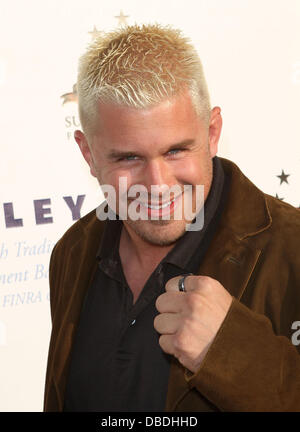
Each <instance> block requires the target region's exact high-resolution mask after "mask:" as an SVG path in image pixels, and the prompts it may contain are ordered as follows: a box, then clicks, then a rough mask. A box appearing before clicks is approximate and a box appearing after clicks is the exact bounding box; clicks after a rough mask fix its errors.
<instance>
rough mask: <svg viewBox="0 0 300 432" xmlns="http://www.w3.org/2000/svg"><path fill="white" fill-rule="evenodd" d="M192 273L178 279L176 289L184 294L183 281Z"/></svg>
mask: <svg viewBox="0 0 300 432" xmlns="http://www.w3.org/2000/svg"><path fill="white" fill-rule="evenodd" d="M192 274H193V273H188V274H186V275H184V276H183V277H182V278H180V279H179V281H178V289H179V291H181V292H186V289H185V286H184V280H185V278H186V277H188V276H191V275H192Z"/></svg>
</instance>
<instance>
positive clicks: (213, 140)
mask: <svg viewBox="0 0 300 432" xmlns="http://www.w3.org/2000/svg"><path fill="white" fill-rule="evenodd" d="M222 123H223V121H222V116H221V108H220V107H214V108H213V109H212V110H211V113H210V122H209V132H208V140H209V149H210V155H211V157H212V158H213V157H215V156H216V154H217V152H218V143H219V138H220V135H221V130H222Z"/></svg>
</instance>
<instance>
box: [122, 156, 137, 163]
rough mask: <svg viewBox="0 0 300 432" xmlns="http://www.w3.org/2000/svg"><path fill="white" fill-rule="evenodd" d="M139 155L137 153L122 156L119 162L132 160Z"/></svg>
mask: <svg viewBox="0 0 300 432" xmlns="http://www.w3.org/2000/svg"><path fill="white" fill-rule="evenodd" d="M136 158H137V156H135V155H130V156H124V157H120V158H119V159H118V162H122V161H125V162H126V161H132V160H136Z"/></svg>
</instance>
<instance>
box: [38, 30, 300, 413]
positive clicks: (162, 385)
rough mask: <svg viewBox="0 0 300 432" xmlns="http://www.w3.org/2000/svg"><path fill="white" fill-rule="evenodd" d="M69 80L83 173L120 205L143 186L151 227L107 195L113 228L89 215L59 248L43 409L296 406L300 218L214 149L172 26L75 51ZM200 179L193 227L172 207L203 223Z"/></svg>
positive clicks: (190, 58)
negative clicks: (74, 75) (124, 213)
mask: <svg viewBox="0 0 300 432" xmlns="http://www.w3.org/2000/svg"><path fill="white" fill-rule="evenodd" d="M77 86H78V95H79V114H80V120H81V125H82V128H83V132H82V131H79V130H78V131H76V132H75V140H76V142H77V143H78V145H79V147H80V150H81V152H82V154H83V157H84V158H85V160H86V161H87V163H88V164H89V167H90V170H91V174H92V175H93V176H95V177H96V178H97V179H98V181H99V184H100V185H111V186H113V188H114V190H115V191H116V192H117V193H116V196H117V197H118V192H119V188H120V185H119V180H120V178H123V179H125V180H126V184H127V188H128V189H127V190H129V188H130V187H132V186H135V185H142V186H143V187H144V188H146V192H147V193H146V195H145V194H144V196H140V197H136V199H137V200H138V202H139V207H140V209H142V210H144V212H146V215H148V216H149V218H148V219H146V218H145V219H138V220H135V218H132V217H128V218H127V219H122V218H121V217H120V214H119V213H120V200H119V199H118V198H117V202H116V209H115V215H116V218H115V220H113V218H111V219H108V220H105V221H100V220H99V219H98V218H97V214H96V212H95V211H93V212H91V213H90V214H88V215H87V216H85V217H83V218H82V219H81V220H79V221H78V222H77V223H75V224H74V225H73V226H72V227H71V228H70V229H69V230H68V231H67V232H66V233H65V235H64V236H63V237H62V239H60V240H59V242H58V243H57V245H56V247H55V249H54V251H53V254H52V257H51V262H50V294H51V314H52V324H53V328H52V335H51V342H50V348H49V358H48V368H47V377H46V388H45V410H47V411H62V410H65V411H163V410H166V411H291V410H297V411H298V410H300V358H299V354H298V352H297V348H296V346H295V345H293V344H292V342H291V336H292V330H291V328H292V327H291V326H292V325H293V323H295V322H296V321H297V320H299V319H300V294H299V291H300V257H299V254H298V253H297V252H298V241H297V239H298V237H299V234H300V217H299V211H298V210H297V209H295V208H293V207H292V206H291V205H289V204H286V203H283V202H280V201H279V200H277V199H275V198H273V197H271V196H269V195H266V194H264V193H263V192H261V191H260V190H259V189H258V188H256V186H255V185H254V184H253V183H251V182H250V180H248V179H247V178H246V177H245V176H244V175H243V173H242V172H241V171H240V170H239V168H238V167H237V166H236V165H235V164H234V163H233V162H231V161H229V160H226V159H222V158H218V157H217V156H216V154H217V149H218V141H219V137H220V133H221V128H222V118H221V110H220V108H219V107H214V108H213V109H211V107H210V102H209V96H208V91H207V88H206V84H205V79H204V75H203V71H202V68H201V63H200V60H199V58H198V56H197V54H196V51H195V50H194V48H193V47H192V46H191V45H190V43H189V42H188V41H187V40H186V39H185V38H183V37H182V36H181V34H180V32H179V31H177V30H173V29H170V28H169V27H166V28H163V27H161V26H159V25H149V26H142V27H139V26H132V27H127V28H124V29H120V30H117V31H116V32H113V33H110V34H108V35H107V36H106V37H105V38H98V39H96V40H95V42H93V43H92V45H91V46H90V47H89V48H88V50H87V52H86V53H85V54H84V55H83V56H82V57H81V60H80V65H79V74H78V82H77ZM187 185H189V186H191V188H190V189H185V186H187ZM198 185H203V186H204V197H203V198H204V226H203V227H202V229H200V230H194V231H193V230H192V229H191V227H192V225H193V217H191V216H186V213H184V212H183V211H182V212H181V218H175V216H174V214H175V209H176V208H181V209H183V208H184V204H185V203H189V204H191V205H192V209H193V212H192V214H193V216H195V215H199V214H200V211H202V210H203V207H201V206H199V205H198V204H197V202H198V201H197V197H198V194H197V190H198V189H197V186H198ZM152 186H158V187H159V188H160V187H161V189H159V191H160V193H159V194H158V195H156V197H155V199H156V200H154V201H153V199H152V198H153V196H152V194H151V191H152ZM165 186H166V187H167V188H168V189H169V190H170V189H171V188H172V187H173V186H178V187H179V189H178V188H177V193H174V194H173V195H171V197H170V196H167V194H165V191H166V190H167V189H166V188H165V189H164V187H165ZM107 202H108V203H109V200H107ZM126 203H127V206H128V209H129V207H130V205H131V204H132V203H133V198H132V196H130V194H128V195H127V198H126ZM104 205H105V209H107V208H108V207H107V203H105V204H104ZM101 209H102V210H103V209H104V207H101ZM165 213H168V216H169V218H163V215H165Z"/></svg>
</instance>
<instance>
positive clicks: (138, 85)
mask: <svg viewBox="0 0 300 432" xmlns="http://www.w3.org/2000/svg"><path fill="white" fill-rule="evenodd" d="M187 89H188V90H189V92H190V96H191V100H192V103H193V105H194V108H195V110H196V113H197V114H198V115H199V116H201V117H202V118H203V119H204V120H205V121H208V120H209V115H210V100H209V93H208V90H207V85H206V81H205V77H204V74H203V70H202V64H201V61H200V59H199V56H198V54H197V51H196V50H195V48H194V47H193V45H192V44H191V43H190V42H189V40H188V39H187V38H186V37H183V36H182V34H181V31H180V30H177V29H173V28H171V27H170V26H164V27H163V26H161V25H159V24H151V25H150V24H149V25H142V26H138V25H133V26H127V27H123V28H119V29H117V30H114V31H112V32H109V33H106V34H105V35H104V36H103V35H101V36H98V37H97V38H96V39H94V41H93V42H92V43H91V44H90V45H89V46H88V48H87V50H86V52H85V53H84V54H83V55H82V56H81V57H80V59H79V66H78V80H77V91H78V107H79V117H80V122H81V126H82V128H83V130H84V132H85V133H87V132H90V131H92V130H95V125H96V123H97V105H98V103H99V102H103V103H115V104H118V105H123V106H129V107H135V108H148V107H151V106H153V105H156V104H159V103H161V102H162V101H164V100H166V99H171V98H172V97H174V96H177V95H179V94H181V93H182V92H183V91H184V90H187Z"/></svg>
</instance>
